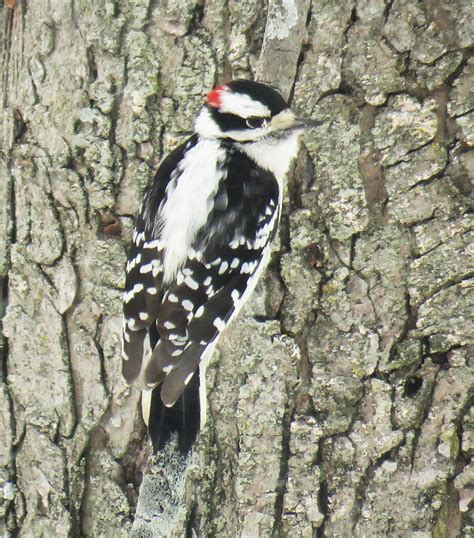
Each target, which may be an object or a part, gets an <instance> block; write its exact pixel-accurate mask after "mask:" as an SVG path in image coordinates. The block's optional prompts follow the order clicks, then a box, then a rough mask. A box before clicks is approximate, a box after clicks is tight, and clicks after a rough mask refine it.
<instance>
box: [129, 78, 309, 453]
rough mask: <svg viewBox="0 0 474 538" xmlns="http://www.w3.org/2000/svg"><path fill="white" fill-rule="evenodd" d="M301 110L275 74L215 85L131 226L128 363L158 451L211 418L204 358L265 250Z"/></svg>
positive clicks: (245, 293)
mask: <svg viewBox="0 0 474 538" xmlns="http://www.w3.org/2000/svg"><path fill="white" fill-rule="evenodd" d="M317 125H319V123H318V122H315V121H314V120H306V119H297V118H296V117H295V115H294V114H293V112H292V111H291V110H290V108H289V106H288V105H287V103H286V102H285V99H284V98H283V97H282V96H281V95H280V93H278V92H277V91H276V90H275V89H274V88H272V87H271V86H269V85H266V84H262V83H258V82H252V81H248V80H234V81H232V82H229V83H226V84H223V85H220V86H217V87H216V88H215V89H214V90H212V91H211V92H210V93H209V95H208V97H207V102H206V103H205V104H204V106H203V107H202V109H201V111H200V113H199V114H198V116H197V118H196V121H195V133H194V134H193V135H192V136H191V137H190V138H189V139H188V140H187V141H186V142H184V143H183V144H182V145H181V146H179V147H178V148H177V149H175V150H174V151H172V152H171V153H170V154H169V155H168V156H167V157H166V158H165V159H164V160H163V162H162V163H161V165H160V166H159V168H158V171H157V173H156V176H155V178H154V180H153V183H152V184H151V186H150V187H149V189H148V191H147V192H146V194H145V197H144V199H143V203H142V205H141V208H140V212H139V215H138V217H137V220H136V226H135V230H134V232H133V236H132V245H131V248H130V254H129V259H128V263H127V267H126V282H125V294H124V300H123V314H124V324H123V338H122V343H123V354H122V355H123V361H122V373H123V376H124V378H125V380H126V381H127V382H129V383H130V382H133V381H134V380H136V379H137V378H140V379H141V382H142V384H143V385H144V390H143V392H142V410H143V416H144V420H145V422H146V423H147V425H148V430H149V434H150V437H151V440H152V443H153V449H154V451H155V452H156V451H157V450H158V449H161V448H163V447H164V445H165V444H166V443H167V442H168V441H169V439H170V438H171V437H172V435H173V434H174V433H176V434H177V439H178V447H179V450H180V451H181V452H182V453H187V452H188V451H189V450H190V448H191V447H192V445H193V443H194V441H195V438H196V436H197V433H198V432H199V429H200V426H202V425H203V424H204V419H205V408H206V407H205V404H206V394H205V377H204V373H205V368H206V364H207V363H208V361H209V359H210V357H211V355H212V352H213V349H214V347H215V345H216V343H217V341H218V339H219V336H220V335H221V334H222V331H223V330H224V329H225V327H226V326H227V325H228V324H229V323H230V322H231V321H232V319H233V318H234V317H235V316H236V315H237V313H238V312H239V310H240V309H241V308H242V305H243V304H244V303H245V301H246V300H247V299H248V297H249V295H250V293H251V292H252V290H253V289H254V287H255V285H256V283H257V281H258V279H259V277H260V275H261V273H262V271H263V270H264V268H265V266H266V264H267V262H268V258H269V245H270V242H271V240H272V239H273V237H274V236H275V234H276V231H277V227H278V222H279V219H280V213H281V203H282V191H283V181H284V178H285V175H286V173H287V171H288V168H289V165H290V162H291V160H292V159H293V158H294V157H295V156H296V153H297V139H298V135H299V134H301V132H302V131H303V130H304V129H307V128H311V127H314V126H317Z"/></svg>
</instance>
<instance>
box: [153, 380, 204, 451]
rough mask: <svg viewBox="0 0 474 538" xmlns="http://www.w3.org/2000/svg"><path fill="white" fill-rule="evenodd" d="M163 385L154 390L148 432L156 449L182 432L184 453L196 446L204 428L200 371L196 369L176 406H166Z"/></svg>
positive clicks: (179, 436)
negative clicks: (200, 394)
mask: <svg viewBox="0 0 474 538" xmlns="http://www.w3.org/2000/svg"><path fill="white" fill-rule="evenodd" d="M160 392H161V385H158V386H157V387H156V388H155V389H153V392H152V395H151V403H150V415H149V418H148V431H149V434H150V437H151V442H152V443H153V452H154V453H156V451H157V450H161V449H162V448H163V447H164V446H165V444H166V443H167V442H168V441H169V440H170V438H171V436H172V434H173V433H174V432H176V433H177V434H178V448H179V451H180V452H181V453H182V454H186V453H187V452H189V450H190V449H191V447H192V446H193V444H194V442H195V440H196V437H197V434H198V432H199V427H200V418H201V410H200V401H199V372H198V371H197V372H195V373H194V375H193V377H192V378H191V380H190V381H189V383H188V385H187V386H186V389H185V390H184V392H183V393H182V394H181V396H180V397H179V398H178V400H177V401H176V403H175V404H174V405H173V406H172V407H166V406H165V405H164V404H163V402H162V401H161V397H160Z"/></svg>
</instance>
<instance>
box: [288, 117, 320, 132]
mask: <svg viewBox="0 0 474 538" xmlns="http://www.w3.org/2000/svg"><path fill="white" fill-rule="evenodd" d="M322 124H323V122H322V121H317V120H312V119H309V118H308V119H306V118H296V119H295V122H294V123H293V125H292V127H291V128H292V129H294V130H298V131H300V130H301V131H303V130H309V129H314V128H315V127H319V126H320V125H322Z"/></svg>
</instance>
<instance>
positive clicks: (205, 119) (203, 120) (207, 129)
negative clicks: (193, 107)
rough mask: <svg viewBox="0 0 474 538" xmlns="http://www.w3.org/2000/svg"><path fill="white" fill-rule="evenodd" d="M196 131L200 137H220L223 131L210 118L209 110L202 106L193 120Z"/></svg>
mask: <svg viewBox="0 0 474 538" xmlns="http://www.w3.org/2000/svg"><path fill="white" fill-rule="evenodd" d="M194 129H195V131H196V133H197V134H198V135H199V136H201V137H202V138H220V137H222V135H223V133H222V131H221V130H220V129H219V126H218V125H217V123H216V122H215V121H214V120H213V119H212V117H211V113H210V112H209V110H208V109H207V108H206V107H204V108H203V109H202V110H201V112H200V113H199V115H198V117H197V118H196V121H195V122H194Z"/></svg>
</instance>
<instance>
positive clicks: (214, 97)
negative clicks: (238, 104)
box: [207, 84, 227, 108]
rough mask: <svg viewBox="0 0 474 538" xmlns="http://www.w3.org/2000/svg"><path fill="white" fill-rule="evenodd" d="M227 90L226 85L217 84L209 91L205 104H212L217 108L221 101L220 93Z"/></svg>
mask: <svg viewBox="0 0 474 538" xmlns="http://www.w3.org/2000/svg"><path fill="white" fill-rule="evenodd" d="M226 90H227V86H226V85H225V84H223V85H222V86H217V87H216V88H214V89H213V90H212V92H209V94H208V96H207V104H208V105H210V106H213V107H214V108H219V107H220V106H221V102H222V94H223V93H224V92H225V91H226Z"/></svg>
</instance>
